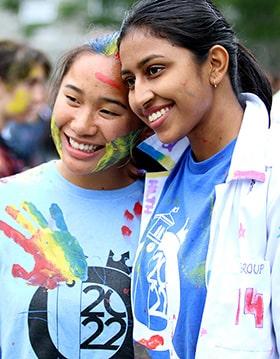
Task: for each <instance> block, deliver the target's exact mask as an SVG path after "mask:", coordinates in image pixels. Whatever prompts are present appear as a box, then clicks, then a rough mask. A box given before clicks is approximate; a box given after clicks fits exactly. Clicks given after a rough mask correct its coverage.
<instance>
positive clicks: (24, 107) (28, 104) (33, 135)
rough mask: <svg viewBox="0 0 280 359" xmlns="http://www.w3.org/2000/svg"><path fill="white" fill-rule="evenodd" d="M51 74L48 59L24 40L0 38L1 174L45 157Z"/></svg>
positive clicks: (17, 169) (48, 136)
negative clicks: (48, 86) (47, 96)
mask: <svg viewBox="0 0 280 359" xmlns="http://www.w3.org/2000/svg"><path fill="white" fill-rule="evenodd" d="M50 73H51V62H50V61H49V60H48V58H47V56H46V55H45V54H44V53H43V52H41V51H39V50H37V49H34V48H32V47H30V46H28V45H27V44H24V43H20V42H16V41H12V40H2V41H0V97H1V100H0V177H4V176H8V175H12V174H15V173H18V172H21V171H22V170H23V169H24V168H27V167H31V166H33V165H35V164H37V163H38V162H41V161H43V160H45V157H44V156H43V152H44V151H46V152H48V148H47V145H48V139H49V138H50V130H49V119H50V111H49V108H48V105H47V101H46V83H47V80H48V78H49V75H50ZM49 143H51V142H49ZM40 153H41V155H40ZM43 157H44V158H43Z"/></svg>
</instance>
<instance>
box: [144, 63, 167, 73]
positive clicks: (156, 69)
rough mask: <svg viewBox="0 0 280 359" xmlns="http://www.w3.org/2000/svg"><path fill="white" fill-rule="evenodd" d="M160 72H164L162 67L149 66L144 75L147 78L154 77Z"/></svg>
mask: <svg viewBox="0 0 280 359" xmlns="http://www.w3.org/2000/svg"><path fill="white" fill-rule="evenodd" d="M162 70H164V66H162V65H152V66H149V67H148V68H147V69H146V73H147V74H148V75H149V76H155V75H158V74H159V73H160V72H161V71H162Z"/></svg>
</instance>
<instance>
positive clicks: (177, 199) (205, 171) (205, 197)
mask: <svg viewBox="0 0 280 359" xmlns="http://www.w3.org/2000/svg"><path fill="white" fill-rule="evenodd" d="M234 145H235V140H234V141H232V142H231V143H230V144H229V145H227V146H226V147H225V148H224V149H223V150H221V151H220V152H219V153H217V154H216V155H214V156H213V157H211V158H210V159H207V160H205V161H202V162H196V161H194V159H193V157H192V153H191V150H190V148H188V149H187V150H186V151H185V153H184V154H183V156H182V158H181V160H180V161H179V163H178V164H177V165H176V167H175V168H174V170H173V171H172V173H171V174H170V176H169V178H168V180H167V182H166V184H165V186H164V189H163V192H162V195H161V199H160V201H159V205H158V207H157V208H156V210H155V213H154V215H153V217H152V219H151V221H150V223H149V226H148V227H147V229H146V232H145V233H144V236H143V238H142V239H141V242H140V249H139V250H138V253H139V254H138V257H137V259H136V262H135V267H134V271H133V288H132V290H133V293H132V294H133V310H134V315H135V319H134V339H135V340H136V342H137V344H141V345H143V346H144V347H146V348H147V349H148V353H149V355H150V357H151V358H166V359H167V358H180V359H194V357H195V349H196V343H197V338H198V333H199V328H200V322H201V318H202V313H203V308H204V303H205V297H206V287H205V280H204V278H205V273H204V272H205V261H206V255H207V249H208V243H209V233H210V221H211V214H212V208H213V204H214V201H215V192H214V186H215V185H217V184H219V183H223V182H224V181H225V179H226V176H227V173H228V169H229V165H230V161H231V156H232V152H233V149H234ZM182 333H184V335H182Z"/></svg>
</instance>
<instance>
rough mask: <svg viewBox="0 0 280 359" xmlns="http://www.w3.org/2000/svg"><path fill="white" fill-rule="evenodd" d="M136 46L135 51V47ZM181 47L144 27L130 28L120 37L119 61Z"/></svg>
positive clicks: (171, 50)
mask: <svg viewBox="0 0 280 359" xmlns="http://www.w3.org/2000/svg"><path fill="white" fill-rule="evenodd" d="M136 48H137V51H135V49H136ZM174 48H177V49H182V50H183V48H180V47H179V46H176V45H173V44H172V43H171V42H170V41H169V40H168V39H165V38H162V37H158V36H156V35H154V34H153V33H152V32H151V31H149V30H147V29H145V28H143V29H142V28H139V29H138V28H136V29H131V30H130V31H129V32H128V33H127V34H126V35H125V36H124V38H123V39H122V41H121V44H120V58H121V63H122V65H123V63H124V62H125V61H127V60H128V59H129V60H135V59H139V58H141V57H142V56H144V55H145V56H149V55H150V54H155V53H158V54H164V55H168V54H171V53H172V52H173V49H174Z"/></svg>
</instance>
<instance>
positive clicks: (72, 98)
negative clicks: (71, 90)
mask: <svg viewBox="0 0 280 359" xmlns="http://www.w3.org/2000/svg"><path fill="white" fill-rule="evenodd" d="M65 97H66V99H67V100H68V101H69V102H70V103H75V104H79V101H78V100H77V99H76V97H73V96H70V95H65Z"/></svg>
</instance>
